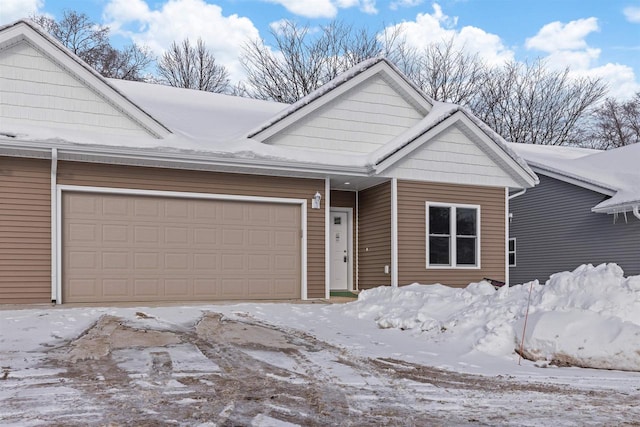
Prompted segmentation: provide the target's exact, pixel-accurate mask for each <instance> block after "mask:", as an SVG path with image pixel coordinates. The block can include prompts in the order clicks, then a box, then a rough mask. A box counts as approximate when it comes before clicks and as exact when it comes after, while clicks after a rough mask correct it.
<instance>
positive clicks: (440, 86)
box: [393, 38, 489, 105]
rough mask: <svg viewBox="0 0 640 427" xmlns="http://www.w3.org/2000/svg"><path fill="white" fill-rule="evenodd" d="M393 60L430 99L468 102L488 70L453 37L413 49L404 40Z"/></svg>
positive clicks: (476, 92) (464, 103)
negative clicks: (458, 47)
mask: <svg viewBox="0 0 640 427" xmlns="http://www.w3.org/2000/svg"><path fill="white" fill-rule="evenodd" d="M393 52H394V54H395V55H394V58H393V60H394V61H395V62H396V63H397V65H398V66H399V68H400V69H401V70H402V71H403V72H404V73H405V74H406V75H407V77H409V78H410V79H411V80H412V81H413V82H414V83H415V84H416V85H418V87H420V88H421V89H422V90H423V91H424V92H425V93H426V94H427V95H428V96H430V97H431V98H433V99H435V100H437V101H442V102H452V103H454V104H460V105H469V104H470V103H471V102H472V101H473V99H474V98H475V97H476V95H477V94H478V92H479V90H480V88H479V86H480V85H482V84H483V83H484V81H485V79H486V76H487V74H488V72H489V69H488V67H487V65H486V64H485V63H484V61H482V60H481V59H480V57H479V56H478V55H477V54H474V55H471V54H468V53H466V52H464V51H463V50H462V49H457V48H456V47H455V46H454V38H450V39H448V40H442V41H441V42H436V43H431V44H429V45H428V46H427V47H426V48H424V49H423V50H417V49H411V48H409V47H408V46H407V45H406V43H404V42H403V41H402V40H401V41H400V43H399V44H396V45H395V46H394V49H393Z"/></svg>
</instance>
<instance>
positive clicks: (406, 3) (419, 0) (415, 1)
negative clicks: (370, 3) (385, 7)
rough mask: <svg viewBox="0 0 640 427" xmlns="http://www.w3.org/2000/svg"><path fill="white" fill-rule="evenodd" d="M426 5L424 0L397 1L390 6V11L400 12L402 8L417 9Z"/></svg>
mask: <svg viewBox="0 0 640 427" xmlns="http://www.w3.org/2000/svg"><path fill="white" fill-rule="evenodd" d="M422 3H424V0H395V1H392V2H391V3H390V4H389V9H391V10H398V9H400V8H401V7H415V6H419V5H421V4H422Z"/></svg>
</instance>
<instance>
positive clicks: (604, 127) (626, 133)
mask: <svg viewBox="0 0 640 427" xmlns="http://www.w3.org/2000/svg"><path fill="white" fill-rule="evenodd" d="M589 140H590V143H591V146H592V147H594V148H599V149H605V150H606V149H609V148H616V147H623V146H625V145H630V144H637V143H639V142H640V92H636V93H635V95H634V96H633V97H632V98H631V99H630V100H628V101H617V100H616V99H614V98H607V99H606V100H605V101H604V102H603V103H602V105H600V106H599V107H598V108H597V109H596V110H595V111H594V113H593V116H592V120H591V126H590V131H589Z"/></svg>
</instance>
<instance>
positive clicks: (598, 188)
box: [527, 161, 617, 196]
mask: <svg viewBox="0 0 640 427" xmlns="http://www.w3.org/2000/svg"><path fill="white" fill-rule="evenodd" d="M527 163H529V165H530V166H531V169H533V171H534V172H535V173H539V174H540V175H544V176H548V177H550V178H554V179H557V180H558V181H562V182H566V183H568V184H572V185H575V186H578V187H582V188H585V189H587V190H591V191H595V192H596V193H600V194H604V195H605V196H613V195H614V194H616V192H617V190H615V189H613V188H610V187H606V186H603V185H598V184H596V183H594V182H588V181H585V180H584V179H581V178H580V177H578V176H574V175H570V174H567V173H566V172H564V173H563V172H558V171H554V170H552V169H549V168H547V167H545V166H544V165H542V164H540V163H536V162H532V161H527Z"/></svg>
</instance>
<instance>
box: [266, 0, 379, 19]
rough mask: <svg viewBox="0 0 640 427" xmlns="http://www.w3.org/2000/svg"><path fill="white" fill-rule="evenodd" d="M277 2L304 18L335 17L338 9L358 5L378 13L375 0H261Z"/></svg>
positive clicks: (365, 10) (372, 12) (364, 10)
mask: <svg viewBox="0 0 640 427" xmlns="http://www.w3.org/2000/svg"><path fill="white" fill-rule="evenodd" d="M263 1H267V2H269V3H274V4H279V5H281V6H283V7H284V8H285V9H287V10H288V11H289V12H291V13H293V14H294V15H298V16H303V17H305V18H335V17H336V16H337V15H338V10H339V9H348V8H351V7H358V8H359V9H360V10H361V11H362V12H364V13H368V14H375V13H378V10H377V9H376V0H263Z"/></svg>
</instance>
